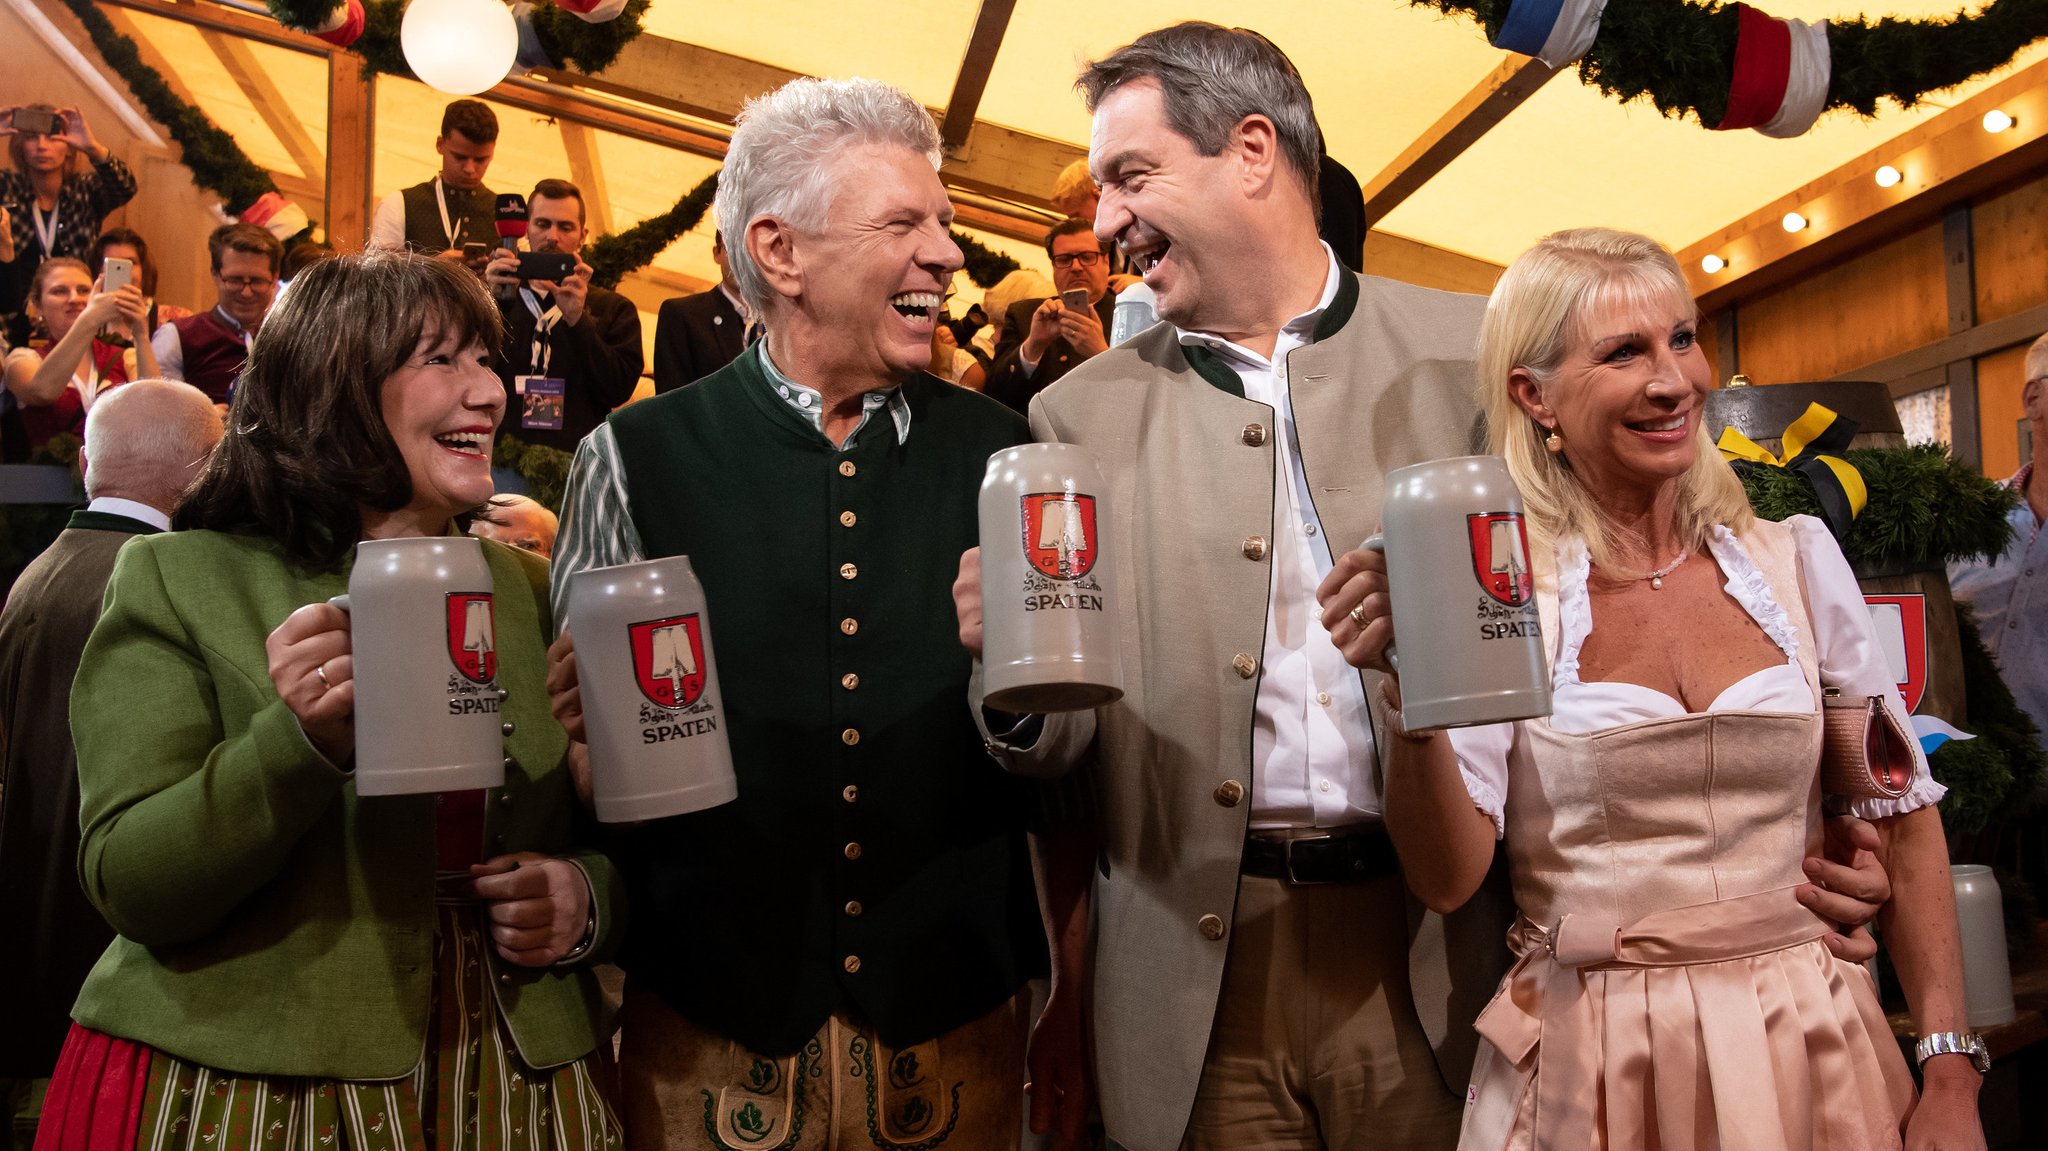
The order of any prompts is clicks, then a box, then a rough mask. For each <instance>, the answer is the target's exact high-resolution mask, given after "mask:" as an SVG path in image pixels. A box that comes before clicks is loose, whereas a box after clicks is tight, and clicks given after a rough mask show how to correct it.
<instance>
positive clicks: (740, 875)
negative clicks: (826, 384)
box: [610, 356, 1045, 1056]
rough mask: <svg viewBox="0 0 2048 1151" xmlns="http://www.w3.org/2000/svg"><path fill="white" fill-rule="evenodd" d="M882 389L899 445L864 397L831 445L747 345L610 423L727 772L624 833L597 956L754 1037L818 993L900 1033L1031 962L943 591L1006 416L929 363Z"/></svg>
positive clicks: (815, 1021) (1008, 797)
mask: <svg viewBox="0 0 2048 1151" xmlns="http://www.w3.org/2000/svg"><path fill="white" fill-rule="evenodd" d="M903 394H904V397H905V399H906V400H908V402H909V404H910V411H911V423H910V434H909V437H908V438H907V439H906V440H905V441H904V442H902V443H898V442H897V435H896V429H895V426H894V425H893V424H892V422H891V421H890V419H889V417H888V414H887V413H886V412H883V411H877V412H875V413H874V414H873V416H872V417H871V418H870V420H869V423H868V425H867V426H866V427H865V428H863V429H862V431H861V432H860V434H859V436H857V437H856V439H855V442H854V444H853V446H851V447H849V448H848V449H846V450H845V451H841V450H839V449H837V448H835V447H834V446H833V445H832V444H831V443H830V442H829V441H828V440H826V438H825V437H824V436H823V435H822V434H820V433H819V432H818V430H817V429H816V428H814V427H812V426H811V425H810V424H809V423H808V422H807V421H806V420H805V419H804V418H802V417H801V416H799V415H798V414H797V413H796V412H794V411H792V410H791V409H790V408H789V406H788V405H787V404H786V403H784V402H783V401H782V400H781V399H780V398H779V397H778V396H777V395H776V394H775V393H774V391H773V389H772V388H771V386H770V385H769V383H768V381H767V379H766V378H765V377H764V375H763V373H762V370H761V368H760V366H759V364H758V363H757V362H756V359H755V357H753V356H741V357H740V358H739V359H738V360H737V361H735V362H734V363H733V364H731V365H729V366H727V367H726V368H725V369H723V370H721V371H719V372H718V373H716V374H714V375H712V376H710V377H707V378H706V379H704V380H701V381H699V382H698V383H697V384H695V385H693V386H691V387H688V388H683V389H680V390H678V391H673V392H669V393H666V394H663V395H659V396H656V397H654V398H653V399H651V400H645V401H642V402H640V403H637V404H633V405H631V406H629V407H626V408H622V409H620V410H619V411H617V412H615V413H613V415H612V416H611V419H610V425H611V428H612V432H613V434H614V436H615V437H616V439H617V442H618V446H619V453H620V458H621V461H622V464H623V470H624V473H625V480H626V491H627V493H628V499H629V502H630V506H631V511H632V517H633V523H634V526H635V527H636V528H637V529H638V530H639V533H640V539H641V542H642V544H643V545H644V546H645V549H646V552H647V554H648V555H649V556H650V557H659V556H671V555H687V556H689V557H690V562H691V566H692V567H693V568H694V569H695V570H696V573H697V578H698V579H699V580H701V581H702V582H703V585H704V594H705V601H706V616H707V619H708V623H709V625H710V628H711V631H712V634H713V636H714V643H715V644H716V651H717V655H716V659H717V668H718V675H719V687H720V690H721V692H722V693H723V697H724V701H725V707H726V711H727V733H728V735H729V737H730V739H731V743H732V753H733V763H734V766H735V768H736V769H737V771H738V775H739V790H740V795H739V799H738V800H737V801H735V802H733V803H731V804H727V805H726V806H724V807H719V808H714V809H712V810H710V811H705V812H699V813H696V814H693V815H686V816H680V817H677V818H674V819H669V820H663V821H660V822H656V823H652V824H648V825H646V826H644V827H642V828H640V829H638V830H636V831H634V832H632V833H630V834H629V836H628V841H627V843H626V845H625V846H624V848H623V851H622V855H623V858H624V864H625V867H626V868H627V871H628V874H629V876H630V878H629V892H630V894H631V897H632V903H631V907H632V908H633V910H632V913H631V914H632V917H633V927H632V930H631V933H630V939H629V943H628V951H627V955H626V957H625V959H624V960H623V962H624V965H625V966H626V968H627V970H628V971H630V972H631V973H632V975H633V978H634V979H635V980H636V981H640V982H641V985H642V986H651V987H652V989H654V990H656V991H657V992H659V993H660V994H661V996H662V997H663V998H664V999H665V1000H667V1001H668V1003H669V1004H670V1005H671V1006H673V1007H674V1008H675V1009H676V1010H677V1011H679V1012H681V1013H682V1014H683V1015H684V1016H686V1017H687V1018H689V1019H690V1020H692V1021H693V1022H695V1023H697V1024H699V1025H700V1026H704V1027H707V1028H710V1029H712V1030H714V1031H717V1032H720V1033H722V1034H725V1035H727V1036H730V1037H732V1038H734V1039H737V1040H738V1041H740V1042H741V1043H743V1044H745V1045H746V1046H747V1047H748V1048H749V1049H751V1050H753V1051H756V1052H759V1053H762V1054H766V1055H771V1056H779V1055H786V1054H790V1053H793V1052H795V1051H796V1050H798V1049H799V1048H800V1047H802V1046H803V1044H804V1043H805V1042H806V1041H807V1040H808V1039H810V1037H811V1036H812V1035H813V1034H814V1033H815V1032H816V1031H817V1029H818V1028H819V1027H820V1026H822V1025H823V1024H824V1022H825V1020H826V1017H827V1016H828V1014H830V1013H831V1012H833V1011H835V1010H838V1011H843V1012H846V1013H848V1014H850V1015H852V1016H854V1017H855V1018H857V1019H860V1020H863V1021H865V1022H867V1023H870V1024H872V1025H873V1026H874V1027H875V1029H876V1030H877V1031H878V1032H879V1034H880V1035H881V1037H882V1039H883V1040H884V1041H885V1042H888V1043H891V1044H895V1045H899V1046H901V1045H907V1044H912V1043H917V1042H922V1041H923V1040H925V1039H928V1038H931V1037H933V1036H936V1035H940V1034H943V1033H944V1032H946V1031H949V1030H951V1029H953V1028H954V1027H957V1026H959V1025H960V1024H963V1023H966V1022H969V1021H971V1020H973V1019H976V1018H978V1017H979V1016H981V1015H983V1014H985V1013H987V1012H988V1011H989V1010H991V1009H992V1008H994V1007H995V1006H996V1005H997V1004H999V1003H1001V1002H1002V1001H1004V1000H1005V999H1007V998H1008V997H1010V996H1011V995H1013V994H1014V993H1015V992H1016V991H1017V989H1018V988H1019V987H1021V986H1022V985H1023V983H1024V981H1025V980H1026V979H1028V978H1030V977H1032V976H1034V975H1037V974H1040V973H1042V972H1043V971H1044V970H1045V945H1044V933H1043V928H1042V926H1041V923H1040V920H1039V918H1038V910H1037V903H1036V900H1035V897H1034V895H1033V892H1032V884H1031V869H1030V863H1029V859H1028V857H1027V855H1026V851H1025V846H1024V836H1023V827H1024V820H1025V815H1026V813H1027V810H1028V809H1029V807H1030V805H1031V803H1032V802H1033V792H1032V791H1031V790H1030V787H1031V785H1030V784H1028V783H1026V782H1025V781H1021V780H1018V779H1016V778H1014V777H1011V776H1008V775H1006V774H1005V773H1004V772H1003V771H1002V769H1000V768H999V767H997V766H996V764H995V763H994V762H993V761H992V760H990V758H989V757H988V755H987V753H986V752H985V751H984V749H983V747H982V744H981V740H980V737H979V735H978V734H977V732H976V729H975V726H974V720H973V716H972V714H971V713H970V712H969V710H968V700H967V681H968V674H969V671H970V661H969V659H968V656H967V653H966V651H965V650H963V649H962V648H961V646H960V640H959V628H958V624H957V622H956V620H955V617H954V611H953V600H952V592H951V587H952V583H953V579H954V576H955V575H956V574H957V571H958V567H959V560H960V553H961V552H962V551H964V550H966V549H967V548H970V547H973V546H975V544H976V542H977V539H976V537H977V528H976V522H977V513H976V499H977V495H978V492H979V488H980V485H981V478H982V475H983V473H984V471H985V468H986V463H987V460H988V457H989V456H990V454H992V453H994V452H996V451H999V450H1001V449H1003V448H1006V447H1010V446H1012V445H1015V444H1018V443H1022V442H1025V441H1026V440H1027V439H1028V438H1029V435H1028V431H1027V429H1026V427H1025V424H1024V421H1022V420H1021V419H1019V418H1018V417H1017V416H1016V415H1014V414H1012V413H1011V412H1009V411H1008V410H1006V409H1005V408H1003V407H1002V406H1001V405H1000V404H997V403H995V402H994V401H992V400H989V399H987V398H985V397H983V396H980V395H978V394H976V393H974V392H969V391H964V390H962V389H959V388H955V387H953V386H951V385H949V384H946V383H943V382H941V381H939V380H937V379H934V378H933V377H930V376H925V375H919V376H917V377H915V378H913V379H912V380H910V381H909V382H908V383H906V384H905V385H904V386H903Z"/></svg>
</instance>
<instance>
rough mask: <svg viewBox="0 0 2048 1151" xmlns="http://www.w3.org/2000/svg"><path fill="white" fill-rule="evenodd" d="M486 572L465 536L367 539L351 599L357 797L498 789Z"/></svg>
mask: <svg viewBox="0 0 2048 1151" xmlns="http://www.w3.org/2000/svg"><path fill="white" fill-rule="evenodd" d="M491 592H492V587H491V567H490V564H489V563H488V562H487V561H485V559H484V553H483V545H482V544H480V543H479V542H477V541H476V540H473V539H470V538H468V537H466V536H414V537H408V538H404V539H388V540H364V541H363V542H361V543H359V544H357V545H356V559H355V566H354V567H353V568H352V569H351V570H350V572H349V580H348V594H347V595H345V596H336V597H334V599H332V600H330V601H329V602H330V603H332V604H334V605H335V606H336V607H339V608H341V609H342V610H343V611H346V612H348V614H349V646H350V649H351V651H352V653H353V657H354V664H355V685H356V712H355V729H356V770H355V783H356V794H357V795H417V794H420V793H423V792H434V791H463V790H467V789H470V788H479V787H501V786H503V785H504V783H505V736H504V732H503V729H502V728H501V727H500V724H501V723H502V722H503V720H502V718H501V717H500V716H499V714H498V706H499V702H500V700H501V699H502V698H503V696H502V694H501V693H500V692H499V690H498V639H497V627H496V620H495V615H494V609H493V600H492V594H491Z"/></svg>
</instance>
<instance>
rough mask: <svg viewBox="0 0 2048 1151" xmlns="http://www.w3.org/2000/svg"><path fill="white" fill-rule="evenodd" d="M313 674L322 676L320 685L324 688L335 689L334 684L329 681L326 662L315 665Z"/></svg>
mask: <svg viewBox="0 0 2048 1151" xmlns="http://www.w3.org/2000/svg"><path fill="white" fill-rule="evenodd" d="M313 674H314V675H317V676H319V677H320V686H321V687H322V688H323V689H325V690H327V691H333V690H334V685H333V684H331V683H328V682H327V665H326V664H325V663H324V662H323V663H316V664H314V665H313Z"/></svg>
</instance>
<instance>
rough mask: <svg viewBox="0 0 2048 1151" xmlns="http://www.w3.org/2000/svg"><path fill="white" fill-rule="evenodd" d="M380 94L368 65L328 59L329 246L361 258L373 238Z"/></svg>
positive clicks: (344, 57) (340, 56) (342, 56)
mask: <svg viewBox="0 0 2048 1151" xmlns="http://www.w3.org/2000/svg"><path fill="white" fill-rule="evenodd" d="M376 140H377V92H376V88H375V85H374V83H373V81H372V80H371V79H370V78H369V77H366V76H364V75H363V70H362V61H360V60H358V59H357V58H356V57H354V56H351V55H349V54H347V53H345V52H334V53H330V54H329V55H328V57H327V216H328V218H327V221H326V226H327V242H328V243H330V244H332V245H334V250H335V251H337V252H360V251H362V250H363V244H364V243H365V241H367V240H368V239H369V236H370V212H371V210H372V204H371V201H370V179H371V175H372V173H371V168H372V165H373V164H374V163H375V160H376Z"/></svg>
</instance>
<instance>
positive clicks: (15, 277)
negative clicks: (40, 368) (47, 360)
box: [0, 104, 135, 344]
mask: <svg viewBox="0 0 2048 1151" xmlns="http://www.w3.org/2000/svg"><path fill="white" fill-rule="evenodd" d="M0 136H4V137H6V139H7V159H8V165H7V167H6V168H5V169H4V170H0V223H4V225H5V227H6V230H7V233H8V236H7V239H6V240H5V241H0V243H5V244H7V245H9V246H10V247H11V249H12V250H11V251H9V249H8V248H0V319H4V320H5V321H6V323H7V336H8V338H9V339H10V340H11V341H13V342H14V343H17V344H18V343H20V342H21V341H22V339H24V338H26V336H27V334H28V326H27V323H26V321H25V320H24V319H23V317H22V307H23V305H24V304H25V303H27V301H28V296H29V286H28V285H29V280H30V278H31V277H33V276H34V275H35V272H36V269H37V268H39V267H41V266H42V263H43V261H45V260H48V259H51V258H53V257H57V256H69V257H71V258H72V259H74V260H83V259H85V258H86V256H87V255H88V254H89V253H90V252H91V250H92V243H93V240H94V238H96V237H97V236H98V235H99V234H100V222H101V221H102V220H104V219H106V218H107V214H108V213H109V212H112V211H113V210H114V209H116V208H118V207H120V206H121V205H123V204H125V203H127V202H128V201H129V200H131V199H134V197H135V173H133V172H131V171H129V170H128V165H126V164H124V163H122V162H121V160H120V158H119V157H117V156H115V155H114V154H113V153H111V152H109V151H107V149H106V147H105V146H103V145H102V144H101V143H100V142H99V141H98V140H97V139H94V138H93V134H92V128H91V127H90V126H89V125H87V124H86V122H85V114H84V113H83V112H80V111H79V110H78V109H77V108H57V107H52V106H51V105H49V104H6V105H0ZM81 157H83V158H84V159H83V161H82V160H81V159H80V158H81ZM84 161H90V166H88V165H87V163H85V162H84Z"/></svg>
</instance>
